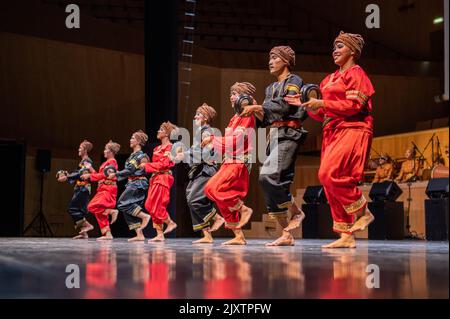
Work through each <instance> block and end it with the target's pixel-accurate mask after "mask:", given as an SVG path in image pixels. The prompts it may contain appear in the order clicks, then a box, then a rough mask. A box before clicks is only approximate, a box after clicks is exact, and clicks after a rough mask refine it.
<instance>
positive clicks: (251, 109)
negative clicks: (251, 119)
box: [240, 104, 262, 117]
mask: <svg viewBox="0 0 450 319" xmlns="http://www.w3.org/2000/svg"><path fill="white" fill-rule="evenodd" d="M260 110H262V106H261V105H257V104H254V105H247V106H244V107H243V108H242V112H241V114H240V115H241V116H243V117H245V116H250V115H252V114H254V113H256V112H258V111H260Z"/></svg>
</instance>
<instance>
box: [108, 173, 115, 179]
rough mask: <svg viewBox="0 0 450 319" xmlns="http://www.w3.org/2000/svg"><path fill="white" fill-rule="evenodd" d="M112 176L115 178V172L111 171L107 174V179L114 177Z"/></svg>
mask: <svg viewBox="0 0 450 319" xmlns="http://www.w3.org/2000/svg"><path fill="white" fill-rule="evenodd" d="M114 178H116V173H114V172H111V173H109V174H108V179H114Z"/></svg>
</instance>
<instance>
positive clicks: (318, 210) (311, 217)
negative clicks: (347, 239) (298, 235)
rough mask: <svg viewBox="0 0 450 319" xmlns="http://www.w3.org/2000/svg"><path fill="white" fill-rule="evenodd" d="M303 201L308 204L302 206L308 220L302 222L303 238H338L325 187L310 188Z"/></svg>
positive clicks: (307, 189)
mask: <svg viewBox="0 0 450 319" xmlns="http://www.w3.org/2000/svg"><path fill="white" fill-rule="evenodd" d="M303 200H304V201H305V202H306V204H303V205H302V210H303V211H304V212H305V215H306V218H305V220H304V221H303V222H302V238H308V239H316V238H321V239H332V238H336V237H337V235H336V234H335V233H334V232H333V218H332V216H331V209H330V205H329V204H328V203H327V197H326V196H325V191H324V189H323V187H322V186H321V185H319V186H308V187H307V188H306V190H305V194H304V195H303Z"/></svg>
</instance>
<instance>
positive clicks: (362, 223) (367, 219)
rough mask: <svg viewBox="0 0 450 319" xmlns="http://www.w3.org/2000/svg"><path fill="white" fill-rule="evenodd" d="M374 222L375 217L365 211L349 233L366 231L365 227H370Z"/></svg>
mask: <svg viewBox="0 0 450 319" xmlns="http://www.w3.org/2000/svg"><path fill="white" fill-rule="evenodd" d="M374 220H375V217H374V216H373V215H372V213H371V212H370V211H369V210H368V209H366V212H365V214H364V215H363V216H361V217H360V218H359V219H358V220H357V221H356V222H355V224H354V225H353V226H352V228H350V229H349V232H351V233H354V232H357V231H360V230H364V229H366V227H367V226H369V225H370V223H372V222H373V221H374Z"/></svg>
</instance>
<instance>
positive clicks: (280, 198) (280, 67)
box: [243, 46, 308, 246]
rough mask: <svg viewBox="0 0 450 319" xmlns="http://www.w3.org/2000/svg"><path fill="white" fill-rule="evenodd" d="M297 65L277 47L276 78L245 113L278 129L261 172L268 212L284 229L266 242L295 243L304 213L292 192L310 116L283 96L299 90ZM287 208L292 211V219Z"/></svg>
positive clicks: (287, 50)
mask: <svg viewBox="0 0 450 319" xmlns="http://www.w3.org/2000/svg"><path fill="white" fill-rule="evenodd" d="M294 65H295V52H294V50H292V49H291V48H290V47H288V46H278V47H274V48H273V49H272V50H271V51H270V54H269V69H270V73H271V74H272V75H273V76H275V77H276V78H277V82H275V83H272V84H271V85H269V86H268V87H267V88H266V97H265V99H264V103H263V104H262V105H251V106H247V107H245V109H244V111H243V115H245V114H251V113H254V114H255V115H256V116H257V117H258V118H259V120H260V121H258V122H257V124H258V125H260V126H262V127H271V128H273V129H275V130H276V131H275V132H276V133H274V132H271V134H270V135H269V141H268V147H267V152H268V154H267V155H268V156H267V159H266V160H265V161H264V164H263V166H262V167H261V171H260V174H259V183H260V185H261V188H262V189H263V191H264V198H265V200H266V205H267V210H268V211H269V216H270V217H271V218H274V219H276V220H277V221H278V223H279V224H280V225H281V227H282V228H283V233H282V235H281V237H280V238H278V239H277V240H275V241H273V242H271V243H268V244H266V245H267V246H293V245H294V242H295V240H294V236H293V234H292V232H293V231H294V229H296V228H298V227H300V224H301V222H302V220H303V219H304V218H305V214H304V213H303V212H302V211H301V210H300V209H299V208H298V207H297V205H296V204H295V202H294V199H293V197H292V194H291V192H290V187H291V184H292V182H293V181H294V171H295V162H296V159H297V153H298V149H299V146H300V142H301V140H302V139H303V138H304V137H305V135H306V131H305V130H303V128H302V124H303V121H304V120H305V119H306V118H307V117H308V114H307V112H306V110H305V109H304V108H303V107H297V106H294V105H290V104H289V103H288V102H286V101H285V100H284V99H283V98H284V97H285V96H289V95H296V94H299V93H300V89H301V87H302V86H303V81H302V79H301V78H300V77H298V76H297V75H295V74H291V69H292V68H293V67H294ZM288 212H289V213H290V215H291V218H290V219H289V216H288Z"/></svg>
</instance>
